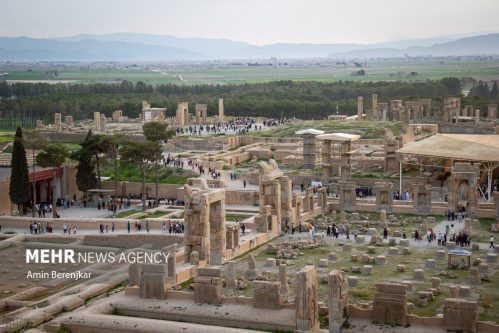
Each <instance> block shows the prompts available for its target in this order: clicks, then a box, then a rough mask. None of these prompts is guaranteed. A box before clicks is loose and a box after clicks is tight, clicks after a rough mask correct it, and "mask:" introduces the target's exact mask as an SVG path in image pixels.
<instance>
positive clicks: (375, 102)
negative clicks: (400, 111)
mask: <svg viewBox="0 0 499 333" xmlns="http://www.w3.org/2000/svg"><path fill="white" fill-rule="evenodd" d="M372 99H373V101H372V102H373V119H374V120H379V116H378V95H376V94H373V97H372Z"/></svg>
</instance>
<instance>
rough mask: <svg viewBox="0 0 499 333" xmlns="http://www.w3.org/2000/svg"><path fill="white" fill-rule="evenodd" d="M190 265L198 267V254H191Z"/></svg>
mask: <svg viewBox="0 0 499 333" xmlns="http://www.w3.org/2000/svg"><path fill="white" fill-rule="evenodd" d="M191 265H194V266H197V265H199V252H198V251H192V252H191Z"/></svg>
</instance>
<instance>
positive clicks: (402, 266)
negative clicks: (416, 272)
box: [397, 264, 405, 273]
mask: <svg viewBox="0 0 499 333" xmlns="http://www.w3.org/2000/svg"><path fill="white" fill-rule="evenodd" d="M397 272H399V273H403V272H405V265H403V264H398V265H397Z"/></svg>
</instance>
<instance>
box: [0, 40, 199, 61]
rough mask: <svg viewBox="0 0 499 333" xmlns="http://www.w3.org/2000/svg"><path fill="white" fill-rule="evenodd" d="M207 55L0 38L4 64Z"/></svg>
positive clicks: (157, 47) (172, 49)
mask: <svg viewBox="0 0 499 333" xmlns="http://www.w3.org/2000/svg"><path fill="white" fill-rule="evenodd" d="M205 57H206V56H205V55H202V54H197V53H195V52H192V51H188V50H183V49H179V48H175V47H169V46H161V45H146V44H133V43H126V42H99V41H96V40H91V39H83V40H80V41H74V42H73V41H59V40H52V39H36V38H28V37H14V38H13V37H0V60H11V61H147V60H150V61H161V60H191V59H201V58H205Z"/></svg>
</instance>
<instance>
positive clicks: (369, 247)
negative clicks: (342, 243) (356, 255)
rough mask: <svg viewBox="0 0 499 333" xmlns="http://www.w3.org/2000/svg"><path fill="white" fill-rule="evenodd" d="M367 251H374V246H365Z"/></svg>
mask: <svg viewBox="0 0 499 333" xmlns="http://www.w3.org/2000/svg"><path fill="white" fill-rule="evenodd" d="M367 253H371V254H372V253H376V248H375V247H374V246H368V247H367Z"/></svg>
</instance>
